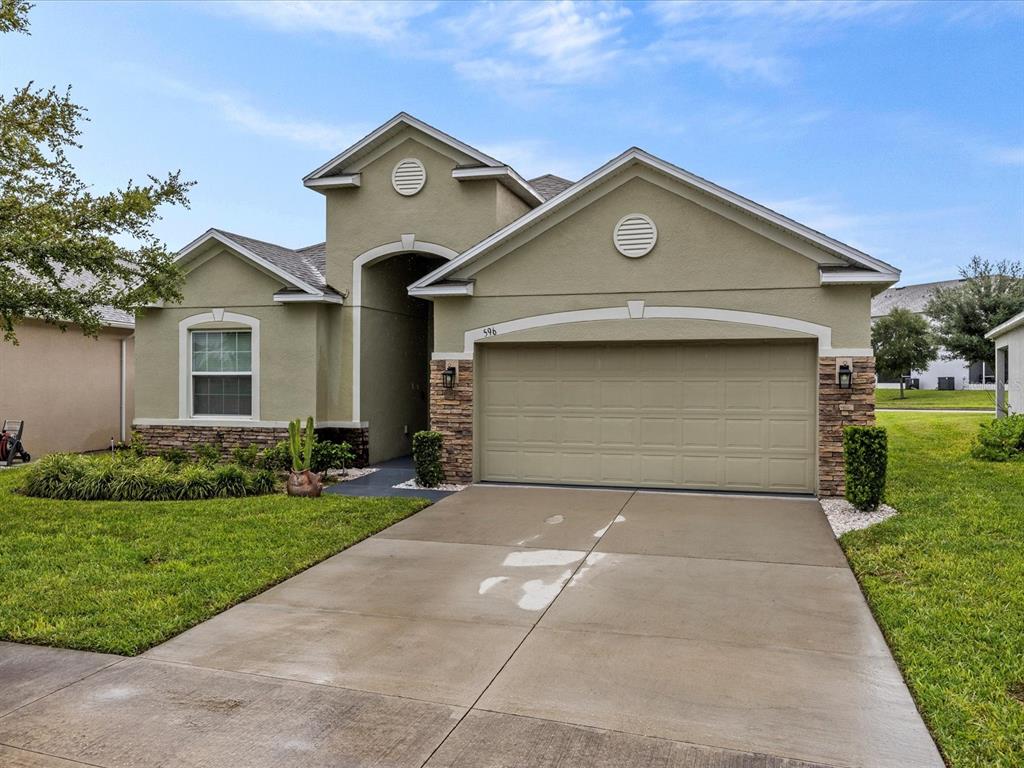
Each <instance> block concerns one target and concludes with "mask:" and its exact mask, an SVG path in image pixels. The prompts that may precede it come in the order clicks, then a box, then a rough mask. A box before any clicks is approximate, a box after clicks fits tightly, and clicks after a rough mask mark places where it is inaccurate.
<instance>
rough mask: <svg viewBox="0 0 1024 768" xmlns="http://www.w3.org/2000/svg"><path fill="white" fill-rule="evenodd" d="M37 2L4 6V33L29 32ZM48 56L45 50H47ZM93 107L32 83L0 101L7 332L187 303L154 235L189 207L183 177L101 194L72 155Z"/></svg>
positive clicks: (89, 328)
mask: <svg viewBox="0 0 1024 768" xmlns="http://www.w3.org/2000/svg"><path fill="white" fill-rule="evenodd" d="M29 7H30V6H29V5H28V4H27V3H25V2H22V1H21V0H4V2H3V4H2V6H0V32H10V31H18V32H26V31H27V29H28V19H27V13H28V9H29ZM40 51H41V52H42V49H40ZM85 119H86V118H85V109H84V108H83V107H81V106H80V105H78V104H76V103H75V102H73V101H72V100H71V89H70V88H68V89H67V90H65V91H59V90H57V89H56V88H37V87H35V86H34V85H33V84H32V83H28V84H27V85H24V86H21V87H19V88H16V89H15V90H14V92H13V93H12V94H11V95H9V96H8V95H0V335H2V337H3V340H4V341H10V342H13V343H15V344H16V343H17V335H16V332H15V327H16V326H17V325H18V324H19V323H21V322H22V321H23V320H24V319H25V318H26V317H32V318H36V319H39V320H43V321H45V322H48V323H52V324H54V325H57V326H59V327H60V328H61V329H62V330H63V329H66V328H67V327H68V326H69V325H71V324H76V325H78V326H79V327H80V328H81V330H82V332H83V333H85V334H87V335H91V336H95V335H97V334H98V333H99V331H100V329H101V328H102V318H101V316H100V311H101V310H100V307H102V306H110V307H114V308H115V309H120V310H123V311H125V312H129V313H134V312H136V311H141V310H142V309H143V308H144V307H146V306H147V305H148V304H151V303H153V302H155V301H157V300H159V299H164V300H168V301H176V300H178V299H180V298H181V291H180V286H181V282H182V272H181V269H180V268H179V267H178V266H177V265H176V264H175V263H174V255H173V254H172V253H171V252H170V251H168V250H167V248H166V247H165V246H164V245H163V243H161V242H160V240H159V239H158V238H157V236H156V234H155V233H154V232H153V225H154V223H155V222H156V221H157V220H158V219H159V216H158V213H157V211H158V209H159V208H160V206H162V205H164V204H167V205H181V206H185V207H187V206H188V191H189V188H190V187H191V186H192V184H193V182H188V181H183V180H182V179H181V176H180V172H177V173H170V174H168V175H167V177H166V178H164V179H157V178H156V177H154V176H150V177H149V183H147V184H143V185H136V184H133V183H132V182H128V184H127V185H126V186H125V187H124V188H122V189H116V190H113V191H110V192H97V191H94V189H93V188H92V185H90V184H89V183H88V182H86V181H85V180H83V179H81V178H80V177H79V175H78V173H77V172H76V171H75V169H74V167H73V166H72V164H71V161H70V159H69V156H70V155H71V154H73V153H75V152H76V151H77V150H78V149H79V148H80V147H81V145H80V144H79V142H78V139H79V137H80V135H81V129H80V127H79V125H80V123H81V122H82V121H83V120H85Z"/></svg>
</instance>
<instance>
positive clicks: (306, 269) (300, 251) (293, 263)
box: [215, 229, 330, 291]
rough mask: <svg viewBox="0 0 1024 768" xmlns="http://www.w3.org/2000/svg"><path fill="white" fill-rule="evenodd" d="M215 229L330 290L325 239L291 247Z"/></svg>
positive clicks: (297, 275)
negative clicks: (303, 246)
mask: <svg viewBox="0 0 1024 768" xmlns="http://www.w3.org/2000/svg"><path fill="white" fill-rule="evenodd" d="M215 231H216V232H219V233H220V234H222V235H224V236H225V237H227V238H228V239H229V240H233V241H234V242H236V243H238V244H239V245H241V246H242V247H243V248H247V249H248V250H250V251H252V252H253V253H255V254H256V255H257V256H259V257H260V258H263V259H266V260H267V261H269V262H270V263H271V264H273V265H274V266H275V267H278V268H279V269H282V270H284V271H285V272H287V273H288V274H290V275H292V276H294V277H296V278H298V279H299V280H301V281H302V282H304V283H308V284H309V285H311V286H313V287H314V288H316V289H317V290H321V291H322V290H330V288H329V287H328V285H327V249H326V246H327V244H326V243H316V244H315V245H307V246H306V247H305V248H295V249H293V248H286V247H285V246H283V245H277V244H276V243H268V242H267V241H266V240H257V239H256V238H254V237H247V236H245V235H239V234H236V233H234V232H228V231H227V230H224V229H217V230H215Z"/></svg>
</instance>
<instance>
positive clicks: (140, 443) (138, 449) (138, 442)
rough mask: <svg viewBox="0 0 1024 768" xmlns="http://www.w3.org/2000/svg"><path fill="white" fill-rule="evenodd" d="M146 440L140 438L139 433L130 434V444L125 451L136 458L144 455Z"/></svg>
mask: <svg viewBox="0 0 1024 768" xmlns="http://www.w3.org/2000/svg"><path fill="white" fill-rule="evenodd" d="M146 447H147V446H146V439H145V438H144V437H143V436H142V433H141V432H135V431H133V432H132V439H131V442H130V443H128V446H127V451H128V452H130V453H133V454H135V455H136V456H145V455H146Z"/></svg>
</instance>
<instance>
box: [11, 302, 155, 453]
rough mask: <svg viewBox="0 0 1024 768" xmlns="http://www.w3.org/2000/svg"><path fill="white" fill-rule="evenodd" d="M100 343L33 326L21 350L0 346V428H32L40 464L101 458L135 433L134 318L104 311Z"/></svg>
mask: <svg viewBox="0 0 1024 768" xmlns="http://www.w3.org/2000/svg"><path fill="white" fill-rule="evenodd" d="M100 314H101V317H102V320H103V328H102V329H101V330H100V332H99V335H98V336H97V337H96V338H91V337H88V336H83V335H82V333H81V331H80V330H78V329H77V328H76V327H74V326H72V327H70V328H68V330H67V331H61V330H60V328H58V327H57V326H55V325H49V324H47V323H44V322H41V321H37V320H26V321H25V322H24V323H21V324H19V325H18V327H17V333H18V344H17V346H15V345H14V344H10V343H0V371H2V372H3V385H2V386H0V421H2V420H3V419H22V420H24V421H25V438H24V441H25V447H26V448H27V449H28V451H29V452H30V453H31V454H32V455H33V456H43V455H45V454H47V453H55V452H58V451H74V452H80V451H97V450H103V449H106V448H109V447H110V441H111V440H112V439H114V440H125V439H127V437H128V436H129V435H128V433H129V432H130V430H131V415H132V412H133V408H134V406H133V403H132V387H133V379H134V367H135V366H134V354H133V349H132V347H133V339H132V332H133V329H134V326H135V321H134V318H132V316H131V315H129V314H126V313H124V312H121V311H119V310H115V309H111V308H109V307H106V308H103V309H101V310H100Z"/></svg>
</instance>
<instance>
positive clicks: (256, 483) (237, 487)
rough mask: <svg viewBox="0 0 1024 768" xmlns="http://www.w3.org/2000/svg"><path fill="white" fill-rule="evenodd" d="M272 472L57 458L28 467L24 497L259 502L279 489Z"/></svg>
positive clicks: (131, 458) (122, 457) (122, 458)
mask: <svg viewBox="0 0 1024 768" xmlns="http://www.w3.org/2000/svg"><path fill="white" fill-rule="evenodd" d="M276 485H277V484H276V480H275V477H274V474H273V472H270V471H268V470H250V469H245V468H242V467H238V466H235V465H234V464H228V465H223V466H217V467H213V466H209V465H206V464H182V465H178V464H175V463H173V462H170V461H167V460H165V459H163V458H159V457H155V456H153V457H148V458H140V457H139V456H136V455H133V454H131V453H121V454H117V455H116V456H113V457H111V456H83V455H80V454H70V453H57V454H53V455H51V456H44V457H43V458H42V459H40V460H39V461H37V462H35V463H33V464H31V465H29V467H28V468H27V469H26V470H25V473H24V478H23V480H22V485H21V492H22V493H24V494H25V495H27V496H37V497H40V498H48V499H76V500H81V501H91V500H100V499H109V500H112V501H166V500H172V499H209V498H213V497H214V496H255V495H262V494H266V493H273V492H274V490H275V489H276Z"/></svg>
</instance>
